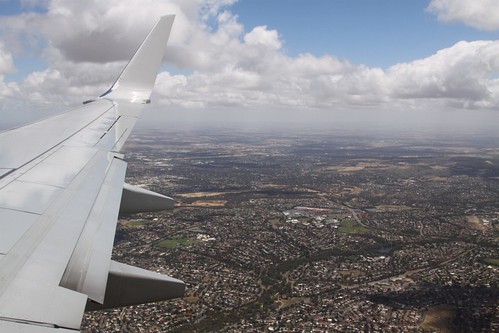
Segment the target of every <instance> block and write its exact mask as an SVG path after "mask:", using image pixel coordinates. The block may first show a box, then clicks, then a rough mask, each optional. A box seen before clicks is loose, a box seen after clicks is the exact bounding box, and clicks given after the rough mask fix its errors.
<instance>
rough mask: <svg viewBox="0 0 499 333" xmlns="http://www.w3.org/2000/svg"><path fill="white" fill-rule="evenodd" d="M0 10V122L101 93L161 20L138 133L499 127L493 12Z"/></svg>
mask: <svg viewBox="0 0 499 333" xmlns="http://www.w3.org/2000/svg"><path fill="white" fill-rule="evenodd" d="M0 5H1V6H0V8H1V9H0V112H1V114H2V119H4V121H5V122H9V121H12V122H15V121H16V119H21V120H23V119H33V118H37V117H41V116H46V115H48V114H51V113H53V112H54V111H62V110H64V108H65V107H67V106H71V105H77V104H78V103H80V102H81V101H83V100H87V99H89V98H93V97H95V96H98V95H100V94H101V93H102V92H103V91H105V90H106V89H107V88H108V87H109V86H110V84H111V83H112V82H113V81H114V79H115V78H116V76H117V75H118V73H119V72H120V71H121V69H122V68H123V66H124V65H125V63H126V60H127V59H128V58H129V57H130V55H131V54H132V53H133V51H134V50H135V48H136V45H137V44H138V43H140V41H141V40H142V39H143V38H144V35H145V33H146V32H147V31H148V30H149V29H150V27H151V25H152V24H153V23H154V22H155V20H156V19H157V18H158V17H159V16H160V15H163V14H170V13H173V14H176V20H175V24H174V29H173V31H172V35H171V37H170V41H169V44H168V49H167V56H166V58H165V63H164V65H163V67H162V70H161V73H160V74H159V76H158V79H157V82H156V88H155V92H154V94H153V104H152V105H151V109H152V112H148V114H147V115H146V117H145V120H144V123H147V122H154V123H156V124H157V123H158V121H172V117H173V118H176V117H177V116H178V115H180V117H181V118H186V119H189V117H199V114H200V113H201V115H202V117H209V118H214V119H215V120H218V119H220V120H223V119H225V118H234V117H235V118H238V119H241V121H244V119H246V118H250V119H253V118H256V119H258V120H264V121H265V120H267V119H270V120H272V119H275V118H279V117H282V116H281V114H284V115H285V116H284V117H283V118H284V119H285V118H288V119H297V121H304V120H305V121H308V120H310V118H311V117H312V118H314V119H312V120H313V121H319V122H320V121H322V120H321V119H315V117H319V118H324V119H328V118H332V119H334V120H338V121H340V123H341V121H346V122H347V123H350V122H352V121H354V120H356V119H357V118H359V115H358V114H357V113H358V112H361V113H362V115H361V116H360V118H362V119H361V120H364V121H366V120H367V122H368V123H371V122H376V119H384V118H388V119H390V121H391V119H392V118H393V117H392V116H391V115H392V113H393V112H403V116H402V117H400V116H396V117H397V118H403V119H399V120H404V119H408V120H409V124H410V122H411V121H413V119H416V118H421V117H422V118H423V120H424V121H423V123H425V122H432V121H433V120H432V119H433V118H436V119H442V118H444V119H449V117H448V116H446V115H447V114H448V113H443V114H442V115H435V113H441V112H454V113H455V114H456V115H458V116H457V118H458V119H461V118H462V119H467V118H469V117H470V116H468V115H466V113H469V112H474V113H473V116H471V118H473V121H476V122H477V123H478V125H477V126H478V127H479V126H480V123H483V124H484V125H487V123H489V122H490V121H491V120H493V121H495V120H496V118H497V120H498V122H499V117H498V116H496V111H499V110H497V109H498V105H499V61H498V60H497V59H499V40H498V39H499V38H498V37H499V17H498V16H499V14H498V13H499V3H498V2H497V1H493V0H481V1H473V2H470V1H465V0H431V1H429V0H428V1H423V0H418V1H395V0H387V1H377V2H374V1H366V0H353V1H343V0H337V1H326V0H314V1H303V0H296V1H284V0H271V1H262V0H239V1H235V0H215V1H214V0H210V1H208V0H203V1H199V0H182V1H180V0H168V1H159V0H148V1H127V2H120V1H117V0H111V1H107V2H96V1H89V2H84V3H82V2H78V1H76V0H74V1H56V0H40V1H10V0H0ZM164 110H166V111H164ZM203 112H205V113H203ZM228 112H235V113H236V115H235V116H233V115H230V116H228V117H226V115H227V114H228ZM463 112H464V113H463ZM491 112H492V113H491ZM352 113H353V114H354V116H352ZM426 114H428V115H429V116H428V117H427V116H426ZM484 114H486V116H485V118H483V119H482V118H481V117H482V115H484ZM286 115H289V117H287V116H286ZM387 115H388V116H387ZM474 115H476V117H475V116H474ZM267 117H268V118H267ZM476 118H478V119H476ZM418 121H419V120H418ZM463 121H465V120H463ZM354 125H355V123H354Z"/></svg>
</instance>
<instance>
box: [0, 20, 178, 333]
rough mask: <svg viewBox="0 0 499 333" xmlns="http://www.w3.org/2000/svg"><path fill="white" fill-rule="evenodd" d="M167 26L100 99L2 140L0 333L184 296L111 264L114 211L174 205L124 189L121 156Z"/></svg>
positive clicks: (59, 327) (166, 23)
mask: <svg viewBox="0 0 499 333" xmlns="http://www.w3.org/2000/svg"><path fill="white" fill-rule="evenodd" d="M173 20H174V16H164V17H162V18H160V20H159V21H158V23H157V24H156V25H155V26H154V28H153V29H152V30H151V32H150V33H149V35H148V36H147V37H146V39H145V40H144V42H143V43H142V45H141V46H140V47H139V49H138V50H137V52H136V53H135V55H134V56H133V58H132V59H131V60H130V62H129V63H128V65H127V66H126V67H125V69H124V70H123V72H122V73H121V75H120V77H119V78H118V80H117V81H116V82H115V83H114V84H113V86H112V87H111V89H110V90H109V91H108V92H106V93H105V94H103V95H102V96H101V97H99V98H98V99H96V100H94V101H92V102H90V103H86V104H84V105H83V106H81V107H79V108H76V109H73V110H70V111H68V112H66V113H63V114H61V115H58V116H56V117H53V118H50V119H46V120H43V121H40V122H37V123H34V124H31V125H28V126H25V127H20V128H17V129H14V130H11V131H6V132H2V133H0V147H1V148H0V331H1V332H4V331H9V332H10V331H17V332H51V331H57V332H64V331H73V332H74V331H79V328H80V325H81V319H82V317H83V312H84V310H85V309H87V310H92V309H100V308H106V307H117V306H125V305H132V304H140V303H147V302H151V301H158V300H164V299H169V298H174V297H181V296H182V295H183V293H184V290H185V284H184V283H183V282H182V281H180V280H176V279H173V278H171V277H167V276H163V275H160V274H157V273H153V272H148V271H146V270H142V269H139V268H136V267H131V266H128V265H124V264H120V263H116V262H113V261H111V252H112V246H113V241H114V234H115V230H116V221H117V217H118V213H119V212H120V210H121V211H122V212H126V211H133V212H140V211H151V210H162V209H166V208H171V207H172V206H173V200H172V199H171V198H168V197H165V196H162V195H160V194H156V193H153V192H150V191H146V190H141V189H137V188H134V187H133V186H130V185H126V184H124V179H125V172H126V162H124V161H123V156H122V155H121V154H119V151H120V150H121V148H122V146H123V144H124V143H125V141H126V139H127V138H128V136H129V135H130V132H131V130H132V128H133V126H134V125H135V122H136V120H137V118H138V117H139V115H140V113H141V109H142V106H143V104H146V103H148V102H149V98H150V94H151V90H152V88H153V85H154V81H155V79H156V75H157V72H158V70H159V66H160V64H161V60H162V58H163V54H164V50H165V48H166V42H167V40H168V36H169V33H170V30H171V27H172V24H173ZM122 195H124V197H123V198H125V197H126V201H125V202H124V201H123V200H122ZM130 203H133V207H127V205H129V204H130Z"/></svg>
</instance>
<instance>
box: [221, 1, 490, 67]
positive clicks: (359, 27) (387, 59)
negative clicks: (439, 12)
mask: <svg viewBox="0 0 499 333" xmlns="http://www.w3.org/2000/svg"><path fill="white" fill-rule="evenodd" d="M428 4H429V1H427V0H409V1H404V0H291V1H289V0H240V1H239V2H237V3H236V4H235V5H234V6H232V7H231V10H232V11H233V12H234V13H235V14H237V15H238V17H239V20H240V21H241V22H242V23H243V24H244V25H245V26H246V27H253V26H257V25H267V26H268V27H269V28H270V29H277V30H278V31H279V32H280V34H281V35H282V38H283V39H284V41H285V44H284V47H285V49H286V51H287V52H289V53H290V54H291V55H297V54H299V53H307V52H309V53H313V54H315V55H324V54H334V55H336V56H338V57H340V58H344V59H349V60H350V61H352V62H354V63H357V64H365V65H368V66H374V67H376V66H378V67H383V68H386V67H388V66H391V65H394V64H396V63H399V62H408V61H412V60H415V59H419V58H423V57H427V56H430V55H431V54H433V53H435V52H436V51H438V50H440V49H442V48H446V47H450V46H452V45H454V44H455V43H457V42H459V41H461V40H468V41H470V40H481V39H493V40H494V39H498V38H499V33H498V32H497V31H495V32H487V31H481V30H477V29H475V28H472V27H469V26H466V25H464V24H462V23H441V22H438V20H437V18H436V17H435V15H433V14H431V13H429V12H428V11H427V10H426V8H427V6H428Z"/></svg>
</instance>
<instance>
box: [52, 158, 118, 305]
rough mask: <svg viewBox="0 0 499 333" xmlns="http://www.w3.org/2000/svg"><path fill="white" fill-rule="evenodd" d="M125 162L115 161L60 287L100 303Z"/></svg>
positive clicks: (103, 290)
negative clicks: (82, 294)
mask: <svg viewBox="0 0 499 333" xmlns="http://www.w3.org/2000/svg"><path fill="white" fill-rule="evenodd" d="M125 171H126V163H125V162H123V161H121V160H117V159H115V160H114V161H113V163H112V164H111V166H110V171H109V172H108V175H107V176H106V179H105V180H104V183H103V185H102V188H101V189H100V191H99V194H98V196H97V199H96V200H95V203H94V205H93V207H92V211H91V212H90V215H89V217H88V219H87V223H86V224H85V228H84V229H83V231H82V233H81V235H80V238H79V240H78V243H77V244H76V247H75V249H74V251H73V254H72V256H71V260H70V261H69V264H68V266H67V268H66V271H65V273H64V276H63V278H62V281H61V286H64V287H66V288H69V289H72V290H75V291H78V292H81V293H84V294H86V295H88V297H89V298H90V299H92V300H94V301H96V302H100V303H102V302H104V295H105V291H106V282H107V276H108V270H109V263H110V261H111V254H112V250H113V243H114V234H115V232H116V223H117V218H118V211H119V206H120V201H121V190H120V186H122V184H123V180H124V179H125Z"/></svg>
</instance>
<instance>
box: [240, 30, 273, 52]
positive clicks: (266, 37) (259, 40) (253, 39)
mask: <svg viewBox="0 0 499 333" xmlns="http://www.w3.org/2000/svg"><path fill="white" fill-rule="evenodd" d="M244 42H245V43H246V44H248V45H261V46H263V47H269V48H271V49H274V50H278V49H280V48H281V46H282V42H281V40H280V39H279V34H278V33H277V30H267V26H258V27H255V28H254V29H253V30H251V32H249V33H247V34H246V35H244Z"/></svg>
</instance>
